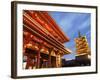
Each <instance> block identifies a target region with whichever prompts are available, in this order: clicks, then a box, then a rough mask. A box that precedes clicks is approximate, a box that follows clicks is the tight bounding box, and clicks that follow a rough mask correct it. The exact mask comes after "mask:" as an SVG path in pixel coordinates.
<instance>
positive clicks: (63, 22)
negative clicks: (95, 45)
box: [49, 12, 91, 59]
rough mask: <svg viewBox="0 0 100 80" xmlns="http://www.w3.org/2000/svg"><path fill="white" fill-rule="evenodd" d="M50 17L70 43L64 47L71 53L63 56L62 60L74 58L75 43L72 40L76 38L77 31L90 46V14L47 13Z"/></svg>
mask: <svg viewBox="0 0 100 80" xmlns="http://www.w3.org/2000/svg"><path fill="white" fill-rule="evenodd" d="M49 14H50V15H51V17H52V18H53V19H54V20H55V21H56V23H57V24H58V25H59V27H60V28H61V29H62V30H63V31H64V33H65V35H66V36H68V37H69V38H70V41H69V42H67V43H65V44H64V45H65V46H66V47H67V48H69V49H71V50H72V51H73V52H72V53H71V54H69V55H65V56H64V58H67V59H74V58H75V54H76V52H75V42H74V39H75V38H76V37H78V31H80V32H81V34H82V35H83V36H84V35H85V36H86V38H87V41H88V43H89V46H91V45H90V40H91V36H90V34H91V24H90V23H91V14H90V13H77V12H76V13H75V12H49Z"/></svg>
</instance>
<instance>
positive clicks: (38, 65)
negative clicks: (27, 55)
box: [37, 44, 42, 68]
mask: <svg viewBox="0 0 100 80" xmlns="http://www.w3.org/2000/svg"><path fill="white" fill-rule="evenodd" d="M41 48H42V44H39V50H38V51H37V68H40V58H41V56H40V54H41V53H40V50H41Z"/></svg>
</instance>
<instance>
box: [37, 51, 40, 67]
mask: <svg viewBox="0 0 100 80" xmlns="http://www.w3.org/2000/svg"><path fill="white" fill-rule="evenodd" d="M37 68H40V50H39V51H38V52H37Z"/></svg>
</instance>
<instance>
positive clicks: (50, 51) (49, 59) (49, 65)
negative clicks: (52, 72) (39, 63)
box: [48, 48, 53, 68]
mask: <svg viewBox="0 0 100 80" xmlns="http://www.w3.org/2000/svg"><path fill="white" fill-rule="evenodd" d="M52 50H53V48H50V49H49V58H48V67H49V68H50V67H52V66H51V53H52Z"/></svg>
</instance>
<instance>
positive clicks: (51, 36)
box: [23, 10, 70, 54]
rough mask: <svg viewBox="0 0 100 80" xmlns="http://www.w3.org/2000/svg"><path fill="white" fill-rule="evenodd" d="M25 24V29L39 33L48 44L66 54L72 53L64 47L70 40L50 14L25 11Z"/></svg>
mask: <svg viewBox="0 0 100 80" xmlns="http://www.w3.org/2000/svg"><path fill="white" fill-rule="evenodd" d="M23 23H24V27H26V28H27V29H28V28H30V30H31V31H35V32H37V33H38V34H39V35H41V36H42V37H44V38H43V39H44V40H45V41H46V42H47V43H49V44H50V45H53V46H54V47H56V48H57V49H60V50H61V51H62V52H63V53H64V54H65V53H70V51H69V50H67V49H66V48H65V47H64V45H63V43H64V42H68V41H69V38H68V37H67V36H66V35H65V34H64V33H63V31H62V30H61V29H60V28H59V26H58V25H57V24H56V22H55V21H54V20H53V19H52V18H51V17H50V15H49V14H48V12H44V11H32V10H24V12H23ZM45 38H46V39H45Z"/></svg>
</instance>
